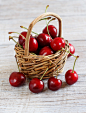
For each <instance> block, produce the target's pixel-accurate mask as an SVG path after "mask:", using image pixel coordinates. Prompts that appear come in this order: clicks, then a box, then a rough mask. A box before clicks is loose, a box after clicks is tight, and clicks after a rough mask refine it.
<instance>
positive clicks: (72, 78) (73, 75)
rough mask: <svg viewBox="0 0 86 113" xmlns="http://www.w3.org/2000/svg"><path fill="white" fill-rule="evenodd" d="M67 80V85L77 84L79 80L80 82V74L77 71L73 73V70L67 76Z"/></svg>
mask: <svg viewBox="0 0 86 113" xmlns="http://www.w3.org/2000/svg"><path fill="white" fill-rule="evenodd" d="M65 80H66V83H67V84H69V85H72V84H74V83H75V82H77V80H78V74H77V73H76V71H74V72H73V73H72V69H70V70H68V71H67V72H66V74H65Z"/></svg>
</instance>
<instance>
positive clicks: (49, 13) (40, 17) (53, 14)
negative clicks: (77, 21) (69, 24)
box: [24, 12, 62, 56]
mask: <svg viewBox="0 0 86 113" xmlns="http://www.w3.org/2000/svg"><path fill="white" fill-rule="evenodd" d="M46 16H54V17H56V18H57V19H58V21H59V34H58V36H59V37H62V19H61V17H60V16H59V15H57V14H55V13H52V12H47V13H43V14H42V15H40V16H38V17H37V18H35V19H34V20H33V21H32V22H31V23H30V25H29V28H28V31H27V36H26V40H25V52H24V54H25V56H28V55H29V43H28V42H29V39H30V35H31V31H32V28H33V26H34V25H35V24H36V23H37V22H38V21H39V20H40V19H42V18H44V17H46Z"/></svg>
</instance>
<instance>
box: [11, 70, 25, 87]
mask: <svg viewBox="0 0 86 113" xmlns="http://www.w3.org/2000/svg"><path fill="white" fill-rule="evenodd" d="M25 80H26V77H25V75H24V74H23V73H21V72H13V73H11V75H10V77H9V83H10V84H11V85H12V86H14V87H18V86H21V85H23V84H24V83H25Z"/></svg>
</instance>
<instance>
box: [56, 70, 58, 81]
mask: <svg viewBox="0 0 86 113" xmlns="http://www.w3.org/2000/svg"><path fill="white" fill-rule="evenodd" d="M57 75H58V68H57ZM56 79H57V76H56Z"/></svg>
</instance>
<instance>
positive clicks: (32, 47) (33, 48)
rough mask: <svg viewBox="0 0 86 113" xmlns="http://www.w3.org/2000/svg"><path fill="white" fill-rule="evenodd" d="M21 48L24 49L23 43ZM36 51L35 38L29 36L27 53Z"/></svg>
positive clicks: (36, 43)
mask: <svg viewBox="0 0 86 113" xmlns="http://www.w3.org/2000/svg"><path fill="white" fill-rule="evenodd" d="M23 48H24V49H25V43H23ZM37 49H38V42H37V40H36V39H35V38H33V37H32V36H31V37H30V41H29V51H30V52H35V51H36V50H37Z"/></svg>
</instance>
